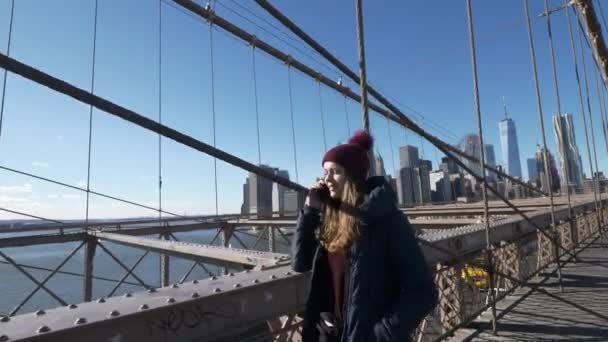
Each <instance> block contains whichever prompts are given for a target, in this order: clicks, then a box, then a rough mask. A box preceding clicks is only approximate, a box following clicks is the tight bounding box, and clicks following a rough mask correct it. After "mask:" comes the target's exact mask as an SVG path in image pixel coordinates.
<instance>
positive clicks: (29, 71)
mask: <svg viewBox="0 0 608 342" xmlns="http://www.w3.org/2000/svg"><path fill="white" fill-rule="evenodd" d="M216 24H217V18H216ZM292 63H295V61H292ZM0 67H3V68H6V69H8V70H9V71H11V72H14V73H16V74H18V75H21V76H22V77H25V78H27V79H30V80H32V81H34V82H37V83H39V84H41V85H44V86H46V87H49V88H51V89H53V90H56V91H58V92H60V93H63V94H65V95H67V96H70V97H73V98H75V99H77V100H79V101H81V102H84V103H87V104H93V105H94V106H95V107H96V108H98V109H100V110H102V111H105V112H107V113H109V114H112V115H114V116H117V117H120V118H122V119H124V120H126V121H129V122H131V123H133V124H135V125H138V126H140V127H143V128H146V129H148V130H150V131H152V132H157V133H158V132H160V133H161V134H162V135H163V136H165V137H167V138H170V139H172V140H175V141H177V142H179V143H181V144H183V145H186V146H188V147H190V148H193V149H195V150H197V151H200V152H203V153H206V154H208V155H211V156H216V157H218V158H220V159H222V160H224V161H225V162H227V163H230V164H232V165H234V166H237V167H240V168H242V169H244V170H247V171H250V172H253V173H256V174H258V175H260V176H262V177H265V178H267V179H269V180H272V181H274V182H276V183H278V184H280V185H283V186H285V187H288V188H290V189H294V190H297V191H301V192H307V191H308V189H306V188H305V187H303V186H302V185H300V184H297V183H295V182H292V181H290V180H288V179H285V178H283V177H280V176H277V175H275V174H274V173H272V172H270V171H268V170H265V169H263V168H260V167H257V166H255V165H253V164H251V163H249V162H247V161H245V160H243V159H240V158H238V157H236V156H233V155H231V154H229V153H226V152H224V151H222V150H219V149H216V148H214V147H212V146H210V145H208V144H206V143H204V142H202V141H199V140H196V139H194V138H192V137H190V136H187V135H185V134H183V133H180V132H178V131H176V130H175V129H172V128H170V127H167V126H165V125H160V124H159V123H158V122H156V121H153V120H151V119H148V118H147V117H144V116H142V115H140V114H137V113H135V112H133V111H131V110H129V109H126V108H124V107H122V106H120V105H117V104H115V103H112V102H110V101H108V100H106V99H103V98H101V97H99V96H97V95H94V94H91V93H90V92H87V91H86V90H82V89H80V88H78V87H75V86H73V85H71V84H69V83H67V82H65V81H62V80H60V79H58V78H55V77H53V76H51V75H49V74H46V73H44V72H42V71H40V70H37V69H35V68H33V67H31V66H29V65H26V64H24V63H21V62H19V61H17V60H15V59H13V58H11V57H8V56H6V55H4V54H1V53H0ZM351 95H352V96H351V98H353V97H354V98H357V96H356V95H355V94H351ZM378 109H379V110H381V111H382V109H381V108H378ZM383 112H384V113H387V112H386V111H383ZM387 115H391V116H392V117H393V118H394V120H395V121H396V122H398V123H400V124H402V125H405V126H408V125H410V123H409V121H408V119H407V118H406V117H402V116H395V115H393V114H392V113H390V112H388V113H387ZM419 134H423V135H425V137H426V139H427V140H428V141H430V142H431V143H433V144H434V145H435V146H437V148H438V149H439V150H440V151H442V152H443V153H445V154H446V156H448V157H450V158H452V159H454V161H455V163H456V164H458V165H459V166H460V167H462V168H463V169H465V170H466V171H467V172H468V173H470V174H471V175H473V176H474V177H475V178H477V179H478V180H479V181H480V182H481V181H483V180H482V179H481V177H479V176H478V175H476V174H475V173H474V172H473V171H472V170H471V169H469V168H468V167H466V165H464V163H463V162H462V161H460V160H459V159H458V158H456V157H455V156H454V155H453V154H452V153H451V152H450V151H449V150H448V149H449V146H448V145H447V144H445V143H444V142H442V141H441V140H439V139H438V138H436V137H434V136H432V135H430V134H428V133H426V132H424V131H420V133H419ZM488 189H489V190H490V191H491V192H492V193H494V194H497V195H498V197H499V198H501V199H502V200H503V201H505V203H507V204H508V205H509V206H510V207H511V208H512V209H514V211H515V212H516V213H518V214H521V211H520V210H519V209H517V208H516V207H515V206H513V204H511V202H509V201H508V200H506V199H505V198H504V197H503V196H501V195H500V194H499V193H498V192H497V191H496V189H494V188H493V187H491V186H489V187H488ZM524 217H526V218H527V216H525V215H524Z"/></svg>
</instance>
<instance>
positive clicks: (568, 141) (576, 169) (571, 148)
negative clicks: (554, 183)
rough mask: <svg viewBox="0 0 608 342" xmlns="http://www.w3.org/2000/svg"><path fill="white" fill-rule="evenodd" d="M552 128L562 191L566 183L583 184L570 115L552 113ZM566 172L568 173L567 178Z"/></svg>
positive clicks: (570, 184)
mask: <svg viewBox="0 0 608 342" xmlns="http://www.w3.org/2000/svg"><path fill="white" fill-rule="evenodd" d="M553 129H554V130H555V137H556V140H557V158H558V160H559V164H560V175H561V180H562V182H561V186H562V191H565V190H566V186H567V185H569V186H571V187H576V188H580V187H581V186H582V185H583V169H582V165H581V157H580V154H579V153H578V147H577V145H576V135H575V134H574V122H573V121H572V115H571V114H567V113H566V114H561V115H557V114H556V115H554V116H553ZM566 167H568V170H567V171H568V172H566ZM566 173H567V174H568V178H567V179H566Z"/></svg>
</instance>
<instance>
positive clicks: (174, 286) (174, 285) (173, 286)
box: [171, 284, 179, 289]
mask: <svg viewBox="0 0 608 342" xmlns="http://www.w3.org/2000/svg"><path fill="white" fill-rule="evenodd" d="M178 287H179V286H177V284H171V288H172V289H176V288H178Z"/></svg>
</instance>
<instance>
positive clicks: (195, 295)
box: [192, 292, 200, 298]
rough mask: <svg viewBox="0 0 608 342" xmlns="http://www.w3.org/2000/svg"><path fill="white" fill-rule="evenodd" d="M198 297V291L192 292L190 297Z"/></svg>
mask: <svg viewBox="0 0 608 342" xmlns="http://www.w3.org/2000/svg"><path fill="white" fill-rule="evenodd" d="M198 297H200V295H199V294H198V292H194V293H192V298H198Z"/></svg>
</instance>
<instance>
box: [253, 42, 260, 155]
mask: <svg viewBox="0 0 608 342" xmlns="http://www.w3.org/2000/svg"><path fill="white" fill-rule="evenodd" d="M251 66H252V70H253V95H254V100H255V127H256V129H257V139H258V165H262V145H261V143H260V109H259V104H258V76H257V71H256V70H257V67H256V63H255V42H254V43H253V44H252V46H251Z"/></svg>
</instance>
